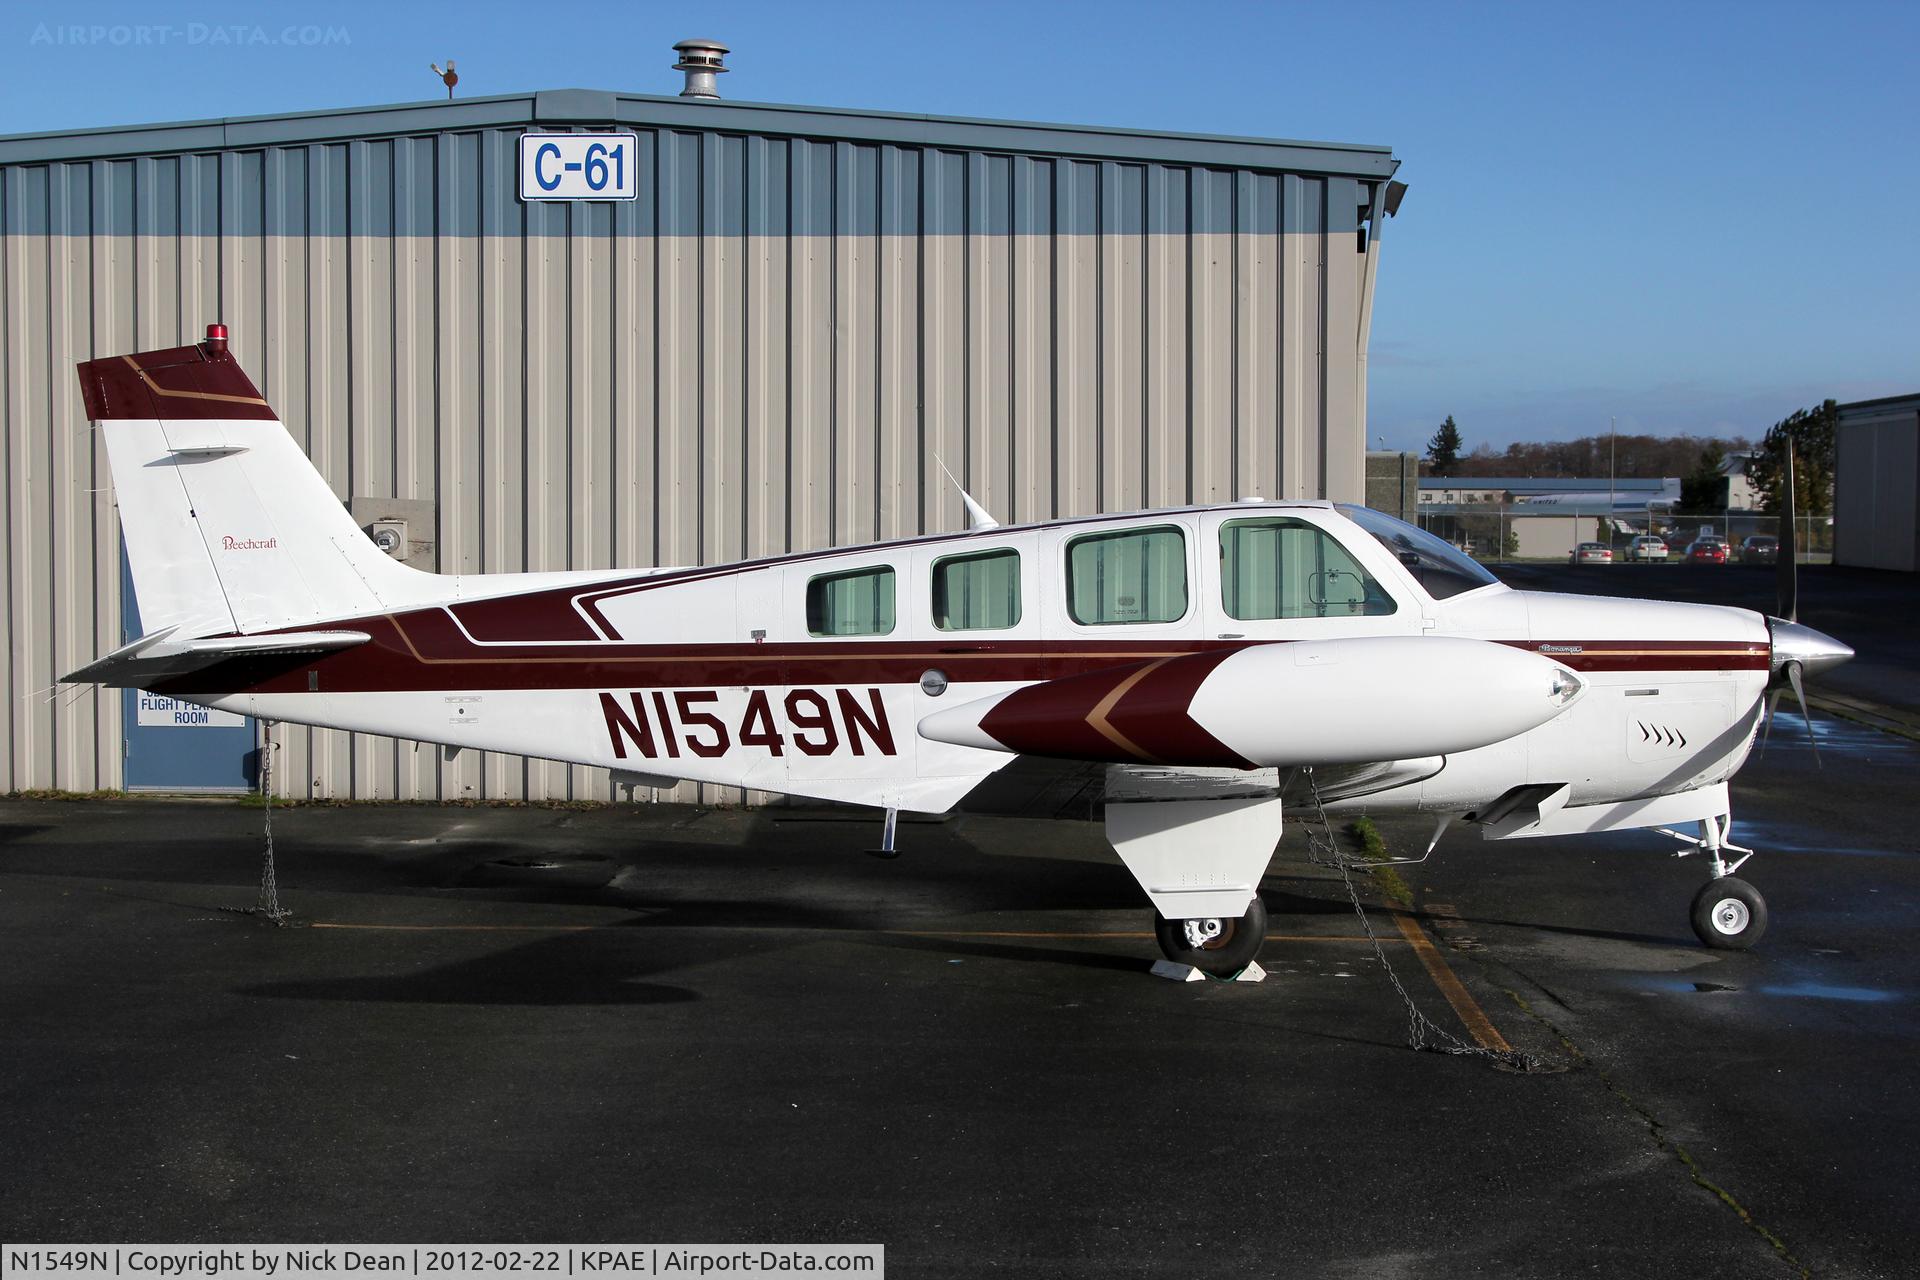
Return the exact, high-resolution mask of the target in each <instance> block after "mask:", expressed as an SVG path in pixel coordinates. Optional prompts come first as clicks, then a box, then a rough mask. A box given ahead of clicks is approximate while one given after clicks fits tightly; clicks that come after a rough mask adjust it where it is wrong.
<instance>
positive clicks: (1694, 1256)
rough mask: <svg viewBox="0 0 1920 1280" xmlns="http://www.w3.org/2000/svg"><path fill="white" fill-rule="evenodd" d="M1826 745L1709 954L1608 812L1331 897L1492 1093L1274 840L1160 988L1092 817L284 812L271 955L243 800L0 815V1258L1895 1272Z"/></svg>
mask: <svg viewBox="0 0 1920 1280" xmlns="http://www.w3.org/2000/svg"><path fill="white" fill-rule="evenodd" d="M1596 572H1597V573H1605V572H1607V571H1606V570H1599V571H1596ZM1670 572H1672V573H1675V574H1680V573H1689V572H1694V573H1698V572H1711V571H1707V570H1681V569H1677V568H1676V569H1674V570H1671V571H1670ZM1733 572H1734V573H1738V572H1740V571H1739V570H1734V571H1733ZM1810 576H1811V575H1810ZM1675 581H1679V579H1675ZM1719 581H1720V582H1722V583H1729V582H1732V581H1733V579H1731V578H1728V579H1721V580H1719ZM1808 599H1809V604H1808V607H1804V608H1803V611H1802V616H1803V618H1805V619H1806V620H1807V621H1809V622H1810V623H1811V624H1812V625H1816V626H1821V625H1823V624H1822V622H1821V620H1820V617H1819V616H1817V613H1816V610H1815V609H1814V607H1812V603H1811V602H1812V596H1811V594H1810V595H1809V597H1808ZM1882 625H1883V627H1886V626H1890V625H1891V624H1887V623H1883V624H1882ZM1830 629H1831V630H1833V631H1834V633H1835V634H1837V635H1841V636H1842V638H1844V639H1849V640H1850V641H1853V640H1854V638H1853V637H1852V636H1850V635H1847V634H1845V632H1844V628H1843V627H1841V626H1840V625H1839V624H1835V625H1834V626H1833V627H1832V628H1830ZM1854 642H1856V643H1858V642H1857V641H1854ZM1862 653H1863V655H1865V654H1866V653H1867V649H1866V648H1865V647H1863V648H1862ZM1887 661H1889V662H1897V661H1899V659H1898V657H1897V656H1891V657H1889V658H1888V659H1887ZM1903 678H1904V679H1907V680H1909V681H1910V680H1911V678H1912V672H1911V670H1910V669H1909V670H1907V671H1905V672H1904V673H1903ZM1816 729H1817V731H1818V732H1819V734H1820V735H1821V744H1822V757H1823V762H1824V768H1823V769H1820V770H1817V771H1816V770H1815V769H1814V768H1813V765H1812V761H1811V759H1810V756H1809V753H1808V751H1807V749H1806V746H1805V739H1804V731H1803V730H1802V729H1801V727H1800V726H1799V725H1798V723H1797V722H1793V721H1792V720H1791V718H1790V717H1789V719H1788V721H1787V722H1785V723H1783V724H1782V726H1781V727H1780V728H1779V729H1777V730H1776V732H1775V735H1774V740H1773V745H1772V747H1771V749H1770V750H1769V752H1768V754H1767V756H1766V757H1765V758H1764V759H1762V760H1760V761H1757V762H1755V763H1754V764H1752V765H1750V766H1749V767H1748V769H1747V770H1746V771H1745V772H1744V773H1742V775H1741V776H1740V778H1739V779H1738V780H1737V781H1736V783H1735V788H1734V793H1735V818H1736V825H1735V830H1734V838H1735V839H1736V840H1739V841H1742V842H1743V843H1750V844H1752V845H1754V846H1755V847H1756V848H1758V849H1759V850H1760V855H1759V856H1758V857H1757V858H1756V859H1755V860H1754V861H1753V862H1752V863H1751V864H1750V865H1749V866H1748V867H1746V868H1745V869H1743V870H1742V872H1741V874H1742V876H1743V878H1746V879H1749V880H1751V881H1752V882H1753V883H1755V884H1756V885H1758V886H1759V887H1760V888H1761V889H1762V891H1763V892H1765V893H1766V894H1767V897H1768V900H1769V903H1770V905H1771V908H1772V913H1773V920H1772V926H1771V929H1770V931H1769V933H1768V935H1767V937H1766V938H1765V939H1764V941H1763V942H1762V943H1761V945H1760V947H1759V948H1758V949H1757V950H1756V951H1754V952H1753V953H1751V954H1744V955H1734V954H1726V953H1716V952H1709V951H1706V950H1704V949H1702V948H1701V947H1700V946H1699V945H1698V944H1697V943H1696V942H1695V941H1694V940H1693V938H1692V934H1691V932H1690V930H1689V928H1688V926H1687V907H1688V902H1689V901H1690V899H1691V897H1692V894H1693V892H1694V890H1695V888H1696V887H1697V886H1698V885H1699V884H1700V883H1701V882H1702V880H1703V879H1704V877H1705V871H1704V868H1703V867H1701V866H1700V865H1699V862H1698V859H1697V858H1694V859H1679V860H1676V859H1674V858H1672V857H1671V856H1670V852H1671V849H1672V847H1673V846H1672V844H1671V842H1670V841H1667V840H1665V839H1663V838H1662V837H1658V836H1656V835H1652V834H1647V833H1631V834H1625V835H1618V836H1603V837H1587V838H1582V839H1577V840H1564V841H1527V842H1513V843H1481V842H1479V841H1478V840H1476V839H1472V838H1465V837H1460V838H1454V839H1450V840H1449V841H1448V842H1447V843H1446V844H1444V845H1443V846H1442V848H1441V851H1440V852H1439V853H1438V854H1437V855H1436V856H1435V857H1434V859H1433V860H1432V861H1431V862H1429V863H1427V864H1425V865H1423V866H1420V867H1415V868H1409V869H1407V870H1406V871H1405V872H1404V875H1405V878H1406V880H1407V882H1408V883H1409V885H1410V886H1411V889H1412V893H1413V903H1414V907H1413V910H1412V912H1411V913H1410V914H1407V915H1406V916H1405V917H1404V919H1405V921H1406V923H1405V924H1404V926H1403V923H1402V919H1401V918H1400V917H1399V916H1398V915H1397V914H1396V911H1395V910H1394V909H1393V908H1392V907H1391V906H1390V905H1389V904H1388V902H1387V899H1386V898H1385V897H1384V896H1383V894H1382V893H1381V891H1380V890H1379V888H1378V887H1377V886H1375V885H1373V884H1372V883H1371V882H1369V883H1367V884H1366V885H1364V886H1363V887H1362V893H1363V897H1364V899H1365V901H1366V902H1367V903H1368V904H1369V906H1370V907H1371V912H1370V918H1371V920H1372V922H1373V924H1374V927H1375V928H1376V929H1377V930H1378V931H1379V932H1380V935H1381V937H1382V938H1383V943H1382V949H1383V950H1384V952H1385V953H1386V955H1387V957H1388V959H1389V961H1390V963H1391V964H1392V965H1393V966H1394V969H1395V971H1396V972H1397V973H1398V974H1399V976H1400V978H1401V980H1402V981H1403V982H1404V984H1405V986H1406V988H1407V990H1408V992H1409V993H1410V995H1411V996H1412V998H1413V999H1414V1001H1415V1002H1416V1003H1417V1004H1418V1006H1419V1007H1420V1008H1421V1009H1422V1010H1424V1012H1425V1013H1426V1015H1428V1016H1429V1017H1431V1018H1432V1020H1433V1021H1434V1022H1435V1023H1436V1024H1437V1025H1438V1026H1440V1027H1442V1028H1443V1029H1445V1030H1447V1031H1449V1032H1451V1033H1452V1034H1454V1035H1456V1036H1458V1037H1460V1038H1462V1039H1471V1038H1472V1037H1471V1032H1470V1030H1469V1026H1468V1019H1467V1017H1466V1016H1464V1015H1465V1014H1471V1013H1474V1012H1477V1013H1479V1014H1480V1015H1482V1016H1484V1018H1485V1019H1486V1021H1487V1023H1488V1025H1490V1026H1491V1027H1492V1028H1494V1029H1495V1032H1496V1034H1497V1035H1498V1036H1499V1037H1501V1038H1502V1039H1504V1040H1505V1041H1507V1042H1510V1043H1511V1044H1512V1045H1513V1046H1515V1047H1516V1048H1518V1049H1521V1050H1523V1051H1525V1052H1527V1053H1529V1054H1531V1055H1533V1056H1534V1057H1535V1058H1536V1059H1537V1060H1538V1062H1539V1063H1540V1065H1541V1066H1542V1067H1544V1068H1545V1069H1544V1070H1542V1071H1539V1072H1535V1073H1527V1074H1522V1073H1516V1072H1514V1071H1511V1070H1507V1069H1503V1068H1501V1067H1499V1066H1497V1065H1495V1064H1493V1063H1491V1062H1489V1061H1488V1060H1486V1059H1484V1058H1479V1057H1466V1056H1447V1055H1443V1054H1439V1053H1432V1052H1414V1051H1412V1050H1410V1049H1409V1048H1408V1047H1407V1030H1408V1017H1407V1012H1406V1009H1405V1007H1404V1005H1403V1004H1402V1003H1401V1001H1400V999H1399V997H1398V996H1397V995H1396V994H1395V992H1394V989H1393V987H1392V986H1391V985H1390V984H1389V982H1388V981H1387V978H1386V976H1385V974H1384V973H1383V972H1382V971H1381V969H1380V966H1379V964H1378V962H1377V961H1375V960H1374V959H1373V954H1374V952H1373V948H1372V946H1371V945H1370V944H1369V943H1368V942H1367V940H1366V937H1365V933H1364V931H1363V928H1362V925H1361V922H1360V921H1359V920H1358V919H1357V918H1356V916H1355V914H1354V911H1353V909H1352V906H1351V905H1350V903H1349V901H1348V898H1347V894H1346V891H1345V889H1344V888H1343V885H1342V882H1341V880H1340V878H1339V876H1338V875H1337V873H1335V872H1334V871H1332V870H1330V869H1328V868H1326V867H1324V866H1320V865H1316V864H1314V863H1312V862H1310V861H1308V860H1307V858H1306V847H1305V842H1304V839H1303V835H1304V832H1303V829H1302V827H1301V826H1300V825H1299V824H1296V826H1295V828H1294V830H1293V831H1292V832H1291V833H1290V834H1289V836H1288V838H1287V839H1286V841H1285V842H1284V843H1283V846H1282V849H1281V852H1280V856H1279V857H1278V858H1277V859H1276V862H1275V864H1274V867H1273V869H1272V872H1271V874H1270V875H1269V876H1268V878H1267V880H1266V882H1265V884H1264V886H1263V889H1262V893H1263V896H1264V897H1265V899H1266V901H1267V904H1268V907H1269V910H1270V912H1271V913H1272V922H1271V932H1272V935H1273V936H1272V937H1271V939H1270V941H1269V943H1268V945H1267V949H1266V952H1265V954H1264V957H1263V959H1264V961H1265V963H1266V964H1267V966H1268V968H1269V969H1270V970H1271V976H1270V978H1269V980H1268V981H1267V982H1265V983H1262V984H1257V985H1255V984H1218V983H1206V984H1192V985H1181V984H1175V983H1170V982H1165V981H1161V980H1158V979H1154V978H1152V977H1150V976H1148V974H1147V967H1148V965H1149V964H1150V963H1151V961H1152V960H1153V959H1154V958H1155V956H1156V955H1157V952H1156V949H1155V947H1154V944H1153V941H1152V938H1151V936H1150V934H1149V933H1148V929H1149V927H1150V925H1149V918H1148V915H1147V912H1146V908H1145V905H1144V903H1143V902H1142V901H1141V900H1140V895H1139V893H1138V891H1137V889H1136V888H1135V886H1134V885H1133V883H1132V882H1131V880H1130V879H1129V878H1128V877H1127V875H1126V873H1125V872H1124V871H1123V870H1122V869H1121V868H1120V866H1119V865H1118V863H1117V861H1116V860H1115V859H1114V858H1113V857H1112V855H1111V853H1110V851H1109V850H1107V848H1106V847H1105V844H1104V841H1103V840H1102V839H1101V833H1100V829H1099V827H1098V826H1097V825H1094V824H1085V823H1065V822H1051V823H1048V822H1031V821H1015V820H1003V819H989V818H983V817H965V816H963V817H958V818H954V819H951V820H947V821H941V822H905V823H903V824H902V828H901V833H900V844H901V848H902V850H903V853H902V856H901V857H900V858H899V859H898V860H896V861H891V862H888V861H881V860H877V859H874V858H871V857H868V856H866V855H865V854H864V853H863V852H862V850H864V849H865V848H867V847H869V846H870V845H872V844H873V843H874V837H875V835H876V833H877V823H876V822H875V821H874V820H872V819H868V818H866V817H864V816H854V815H849V814H847V813H845V812H813V811H800V810H782V809H776V810H760V811H728V810H720V811H714V810H699V809H690V808H668V807H660V808H645V807H640V808H611V809H580V810H572V809H538V808H462V807H434V806H358V807H338V808H335V807H321V806H314V807H303V808H298V809H291V810H288V809H282V810H276V811H275V814H274V832H275V836H276V846H277V849H278V860H277V861H278V870H279V886H280V891H281V894H282V895H283V897H284V900H285V902H286V903H287V905H289V906H290V907H291V908H292V909H293V911H294V912H295V920H294V927H291V928H285V929H279V928H274V927H272V926H271V925H269V924H267V923H265V922H263V921H261V920H259V919H258V918H255V917H250V916H246V915H242V914H237V913H235V912H234V911H233V910H231V909H232V908H238V907H245V906H247V905H249V904H251V903H253V902H254V901H255V900H256V896H257V876H258V871H259V859H260V853H261V848H262V838H261V825H262V818H263V814H262V812H261V811H260V810H259V809H257V808H249V807H245V806H241V805H235V804H231V803H213V802H186V801H173V802H169V801H134V800H101V801H87V802H57V801H28V800H14V801H5V802H0V974H3V975H4V977H3V978H0V1115H3V1116H4V1117H5V1120H4V1124H0V1170H4V1171H5V1173H4V1181H3V1182H0V1187H4V1191H3V1192H0V1239H4V1240H6V1241H11V1242H20V1241H35V1240H37V1241H54V1240H62V1241H96V1240H98V1241H108V1240H121V1241H167V1240H173V1241H205V1242H245V1241H266V1240H276V1241H347V1240H356V1241H422V1242H426V1241H469V1240H471V1241H555V1242H558V1241H580V1242H590V1241H609V1242H615V1241H617V1242H628V1241H685V1242H696V1241H698V1242H704V1241H741V1242H758V1241H775V1240H786V1241H818V1242H879V1243H883V1244H885V1245H886V1246H887V1257H888V1267H889V1271H890V1273H892V1274H895V1275H903V1276H904V1275H915V1276H919V1275H926V1276H973V1275H981V1274H1013V1275H1037V1276H1056V1275H1058V1276H1089V1277H1091V1276H1103V1277H1104V1276H1115V1275H1137V1276H1163V1275H1176V1274H1190V1273H1193V1272H1196V1271H1205V1272H1209V1273H1218V1274H1228V1275H1261V1274H1278V1275H1315V1276H1355V1277H1361V1276H1365V1277H1374V1276H1396V1275H1407V1276H1412V1275H1422V1276H1425V1275H1434V1274H1448V1275H1499V1276H1515V1277H1524V1276H1563V1275H1573V1274H1601V1275H1617V1274H1636V1275H1639V1276H1647V1277H1657V1276H1696V1275H1705V1274H1719V1275H1729V1276H1742V1277H1746V1276H1773V1275H1779V1276H1792V1275H1795V1274H1803V1273H1812V1274H1818V1275H1845V1276H1909V1275H1912V1274H1913V1273H1914V1264H1913V1262H1912V1259H1913V1258H1914V1257H1915V1256H1916V1251H1917V1250H1920V1224H1917V1223H1916V1220H1915V1217H1914V1215H1913V1214H1912V1212H1911V1208H1910V1203H1909V1201H1910V1191H1911V1188H1912V1187H1913V1186H1914V1185H1916V1181H1917V1180H1920V1154H1916V1153H1920V1118H1916V1111H1915V1108H1914V1107H1913V1105H1912V1103H1911V1101H1910V1081H1911V1079H1912V1065H1911V1064H1912V1062H1913V1061H1914V1058H1915V1048H1916V1045H1915V1040H1916V1032H1917V1031H1920V1020H1917V1019H1916V1010H1915V1004H1914V996H1915V992H1916V991H1920V973H1916V963H1915V960H1914V957H1913V954H1912V948H1911V946H1910V943H1909V939H1910V938H1911V937H1912V936H1913V933H1914V926H1915V924H1916V923H1917V922H1916V919H1915V916H1916V911H1917V908H1916V906H1915V903H1916V902H1917V901H1920V855H1917V854H1916V851H1915V844H1916V842H1915V840H1914V838H1913V836H1912V834H1911V832H1912V827H1913V820H1914V817H1915V814H1916V800H1915V795H1914V788H1913V787H1912V785H1911V779H1912V778H1913V777H1914V775H1915V769H1916V766H1920V745H1917V744H1915V743H1914V742H1912V741H1909V740H1906V739H1903V738H1900V737H1896V736H1893V735H1889V734H1885V733H1881V732H1878V731H1875V730H1871V729H1867V728H1865V727H1862V726H1860V725H1858V724H1854V723H1851V722H1847V721H1842V720H1834V719H1826V718H1823V719H1821V720H1819V721H1818V723H1817V725H1816ZM1384 829H1385V831H1386V834H1387V836H1388V839H1389V843H1390V844H1391V845H1392V846H1393V847H1394V848H1396V849H1397V850H1402V851H1404V850H1407V849H1410V848H1412V847H1413V845H1414V844H1415V842H1416V841H1417V840H1418V839H1419V837H1420V836H1422V835H1423V834H1424V832H1423V831H1416V830H1414V829H1412V828H1410V827H1406V826H1394V825H1391V824H1385V825H1384ZM1421 939H1431V940H1432V941H1433V942H1434V943H1436V944H1437V945H1436V946H1435V947H1434V949H1433V951H1432V956H1433V957H1434V960H1435V963H1437V965H1438V968H1437V969H1436V968H1435V967H1434V964H1431V963H1426V962H1423V961H1422V959H1421V958H1420V948H1419V946H1417V945H1416V944H1417V942H1418V941H1419V940H1421ZM1449 979H1451V980H1453V981H1455V982H1456V983H1457V990H1455V991H1454V992H1453V997H1454V998H1453V999H1451V1000H1450V999H1449V991H1448V989H1447V981H1448V980H1449ZM1461 1001H1464V1002H1465V1003H1464V1006H1463V1005H1462V1004H1461Z"/></svg>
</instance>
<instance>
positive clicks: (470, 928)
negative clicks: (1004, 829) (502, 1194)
mask: <svg viewBox="0 0 1920 1280" xmlns="http://www.w3.org/2000/svg"><path fill="white" fill-rule="evenodd" d="M620 923H624V922H612V923H609V924H345V923H334V922H328V921H323V920H316V921H314V922H313V923H312V924H311V925H309V926H307V927H308V928H310V929H354V930H361V931H365V932H370V933H584V932H587V931H588V930H592V929H607V928H614V927H617V926H618V924H620ZM767 927H768V928H771V929H774V930H776V931H785V927H784V926H781V925H770V926H767ZM802 932H847V933H869V932H870V933H881V934H888V935H890V936H893V937H898V938H1050V939H1055V940H1058V941H1063V942H1070V941H1074V940H1078V939H1087V938H1151V937H1152V936H1153V933H1152V932H1151V931H1150V930H1144V929H1143V930H1116V931H1113V932H1101V933H1060V932H1051V931H1041V930H1033V931H1028V930H1019V929H872V930H867V929H848V930H818V931H816V930H802ZM1267 941H1268V942H1366V941H1367V939H1366V938H1364V937H1362V936H1360V935H1358V934H1355V935H1351V936H1350V935H1347V934H1304V933H1297V934H1296V933H1270V934H1268V935H1267ZM1381 941H1382V942H1394V941H1397V939H1394V938H1382V939H1381Z"/></svg>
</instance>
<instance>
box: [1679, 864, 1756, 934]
mask: <svg viewBox="0 0 1920 1280" xmlns="http://www.w3.org/2000/svg"><path fill="white" fill-rule="evenodd" d="M1766 931H1767V900H1766V899H1765V898H1763V897H1761V896H1760V891H1759V890H1758V889H1756V888H1754V887H1753V886H1752V885H1750V884H1748V883H1747V882H1746V881H1745V880H1741V879H1738V878H1736V877H1734V876H1722V877H1720V878H1719V879H1718V880H1709V881H1707V882H1706V883H1705V884H1703V885H1701V886H1700V892H1699V893H1696V894H1694V895H1693V932H1694V934H1695V936H1697V937H1698V938H1699V939H1700V941H1702V942H1704V943H1705V944H1706V945H1708V946H1709V947H1712V948H1714V949H1715V950H1717V951H1745V950H1746V949H1747V948H1748V947H1751V946H1752V945H1753V944H1754V943H1756V942H1758V941H1760V935H1761V934H1763V933H1765V932H1766Z"/></svg>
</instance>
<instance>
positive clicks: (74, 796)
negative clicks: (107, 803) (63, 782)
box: [5, 787, 127, 800]
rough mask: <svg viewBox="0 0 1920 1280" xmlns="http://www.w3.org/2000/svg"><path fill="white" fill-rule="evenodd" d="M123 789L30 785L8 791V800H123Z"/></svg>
mask: <svg viewBox="0 0 1920 1280" xmlns="http://www.w3.org/2000/svg"><path fill="white" fill-rule="evenodd" d="M126 797H127V793H126V792H124V791H62V790H60V789H59V788H58V787H30V788H28V789H27V790H25V791H9V792H7V793H6V796H5V798H6V799H8V800H124V799H126Z"/></svg>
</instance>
